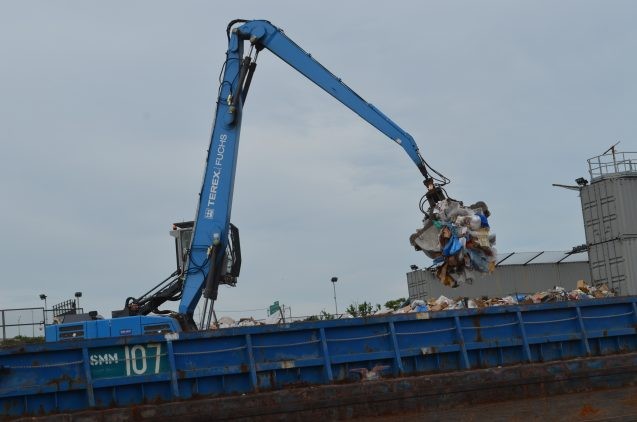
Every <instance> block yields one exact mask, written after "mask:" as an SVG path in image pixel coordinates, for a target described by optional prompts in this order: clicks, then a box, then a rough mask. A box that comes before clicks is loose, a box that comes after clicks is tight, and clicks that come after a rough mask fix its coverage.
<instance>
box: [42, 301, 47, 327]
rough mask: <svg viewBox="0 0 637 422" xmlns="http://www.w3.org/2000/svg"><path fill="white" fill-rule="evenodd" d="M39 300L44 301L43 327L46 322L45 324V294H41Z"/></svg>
mask: <svg viewBox="0 0 637 422" xmlns="http://www.w3.org/2000/svg"><path fill="white" fill-rule="evenodd" d="M40 300H43V301H44V325H46V322H47V321H46V308H47V306H46V295H45V294H41V295H40Z"/></svg>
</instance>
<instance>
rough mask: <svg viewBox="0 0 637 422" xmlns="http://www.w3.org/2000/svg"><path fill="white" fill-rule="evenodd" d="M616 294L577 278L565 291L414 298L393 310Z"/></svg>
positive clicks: (465, 306) (504, 303)
mask: <svg viewBox="0 0 637 422" xmlns="http://www.w3.org/2000/svg"><path fill="white" fill-rule="evenodd" d="M613 296H616V293H615V291H613V290H612V289H609V288H608V286H607V285H606V284H602V285H601V286H597V287H595V286H590V285H588V284H587V283H586V282H585V281H583V280H579V281H578V282H577V287H576V288H575V289H573V290H571V291H567V290H566V289H565V288H563V287H559V286H556V287H554V288H552V289H549V290H547V291H543V292H537V293H533V294H517V295H510V296H505V297H494V298H489V297H481V298H476V299H469V298H466V297H462V298H456V299H449V298H448V297H446V296H440V297H439V298H438V299H430V300H428V301H426V302H425V301H424V300H414V301H413V302H411V304H409V305H407V306H404V307H403V308H400V309H398V310H397V311H394V312H393V313H394V314H404V313H409V312H435V311H443V310H450V309H466V308H468V309H472V308H487V307H491V306H506V305H530V304H532V303H550V302H563V301H567V300H581V299H600V298H604V297H613Z"/></svg>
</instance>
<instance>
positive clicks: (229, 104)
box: [179, 20, 444, 316]
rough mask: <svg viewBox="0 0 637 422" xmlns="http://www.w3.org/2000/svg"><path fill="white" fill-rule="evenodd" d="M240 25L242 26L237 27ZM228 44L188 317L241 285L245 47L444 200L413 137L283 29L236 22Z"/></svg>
mask: <svg viewBox="0 0 637 422" xmlns="http://www.w3.org/2000/svg"><path fill="white" fill-rule="evenodd" d="M239 22H240V23H242V25H240V26H238V27H233V25H234V24H236V23H239ZM228 41H229V42H228V51H227V52H226V61H225V64H224V71H223V77H222V81H221V86H220V89H219V96H218V98H217V110H216V114H215V123H214V125H213V130H212V136H211V140H210V148H209V150H208V157H207V162H206V170H205V172H204V180H203V184H202V188H201V192H200V200H199V206H198V208H197V216H196V219H195V226H194V233H193V241H192V246H191V249H190V260H189V263H188V269H187V271H186V275H185V281H184V290H183V296H182V299H181V303H180V307H179V312H180V313H181V314H183V315H187V316H191V315H192V314H193V313H194V310H195V307H196V306H197V304H198V302H199V300H200V297H201V295H202V294H203V295H204V297H206V298H208V299H212V300H216V298H217V288H218V285H219V284H224V283H226V284H233V283H234V282H235V281H236V275H235V274H232V271H227V267H228V266H229V265H230V264H228V262H227V260H228V257H227V254H226V253H225V251H226V248H227V246H228V245H229V232H230V230H229V228H230V214H231V209H232V194H233V186H234V178H235V171H236V162H237V152H238V147H239V135H240V131H241V115H242V109H243V104H244V101H245V99H246V95H247V91H248V88H249V85H250V81H251V79H252V75H253V73H254V70H255V68H256V62H255V61H254V60H253V59H252V57H251V55H250V54H249V55H247V56H245V57H244V46H245V43H246V41H247V42H249V43H250V44H251V50H252V49H254V50H256V53H255V58H256V54H258V52H259V51H261V50H263V49H267V50H269V51H271V52H272V53H274V54H275V55H276V56H277V57H279V58H280V59H281V60H283V61H284V62H286V63H287V64H288V65H290V66H291V67H292V68H294V69H296V70H297V71H298V72H299V73H301V74H303V75H304V76H306V77H307V78H308V79H309V80H310V81H312V82H314V83H315V84H316V85H318V86H319V87H320V88H322V89H323V90H324V91H325V92H327V93H328V94H330V95H331V96H333V97H334V98H336V99H337V100H338V101H340V102H341V103H343V104H344V105H345V106H347V107H348V108H349V109H350V110H352V111H353V112H355V113H356V114H358V115H359V116H360V117H361V118H363V119H364V120H365V121H367V122H368V123H369V124H371V125H372V126H374V127H375V128H376V129H378V130H379V131H381V132H382V133H383V134H385V135H386V136H387V137H389V138H390V139H391V140H392V141H394V142H396V143H397V144H398V145H400V146H401V147H402V148H403V149H404V150H405V152H406V153H407V155H408V156H409V157H410V158H411V160H412V161H413V162H414V164H416V166H417V168H418V169H419V170H420V173H421V174H422V176H423V177H424V178H425V184H426V185H427V188H428V193H427V195H428V199H429V201H430V203H432V204H433V203H435V202H436V201H437V200H439V199H443V198H444V196H443V193H442V191H441V190H440V188H439V187H435V186H434V183H433V180H432V178H431V177H430V176H429V173H428V171H427V165H426V163H425V160H424V159H423V158H422V156H421V155H420V152H419V150H418V146H417V145H416V142H415V141H414V139H413V137H412V136H411V135H410V134H409V133H407V132H406V131H404V130H403V129H401V128H400V127H399V126H398V125H397V124H396V123H394V122H393V121H392V120H391V119H390V118H389V117H387V116H386V115H385V114H383V113H382V112H381V111H380V110H378V109H377V108H376V107H374V105H372V104H370V103H368V102H367V101H365V100H364V99H363V98H362V97H361V96H359V95H358V94H357V93H356V92H354V91H353V90H352V89H351V88H350V87H348V86H347V85H346V84H345V83H344V82H343V81H342V80H341V79H340V78H338V77H336V76H335V75H334V74H333V73H332V72H330V71H329V70H328V69H326V68H325V67H324V66H323V65H321V64H320V63H319V62H318V61H316V60H315V59H314V58H313V57H312V55H311V54H309V53H307V52H306V51H305V50H303V49H302V48H301V47H299V46H298V45H297V44H296V43H294V42H293V41H292V40H291V39H290V38H288V37H287V36H286V35H285V34H284V33H283V31H282V30H281V29H279V28H277V27H276V26H274V25H272V24H271V23H270V22H268V21H265V20H253V21H240V20H237V21H233V22H231V23H230V25H229V26H228Z"/></svg>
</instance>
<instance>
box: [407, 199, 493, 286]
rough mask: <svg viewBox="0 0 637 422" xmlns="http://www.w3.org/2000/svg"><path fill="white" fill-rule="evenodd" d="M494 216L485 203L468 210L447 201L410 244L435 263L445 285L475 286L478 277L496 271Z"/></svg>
mask: <svg viewBox="0 0 637 422" xmlns="http://www.w3.org/2000/svg"><path fill="white" fill-rule="evenodd" d="M490 215H491V214H490V212H489V208H488V207H487V204H485V203H484V202H482V201H480V202H476V203H475V204H473V205H470V206H468V207H465V206H463V205H462V203H461V202H458V201H454V200H452V199H445V200H443V201H440V202H438V203H437V204H436V205H435V207H434V208H433V209H432V211H431V213H430V214H429V215H428V216H427V217H426V218H425V220H424V227H423V228H422V229H420V230H418V231H417V232H416V233H414V234H412V235H411V237H410V239H409V240H410V242H411V244H412V245H413V246H414V247H415V248H416V250H422V251H423V252H424V253H425V255H427V256H428V257H429V258H431V259H433V267H434V268H435V269H436V275H437V277H438V278H439V279H440V281H441V282H442V283H443V284H444V285H446V286H450V287H458V286H459V285H461V284H463V283H469V284H471V283H472V282H473V280H474V279H475V276H476V273H490V272H493V270H494V269H495V262H496V255H497V251H496V249H495V240H496V237H495V234H494V233H491V232H490V226H489V220H488V218H489V216H490Z"/></svg>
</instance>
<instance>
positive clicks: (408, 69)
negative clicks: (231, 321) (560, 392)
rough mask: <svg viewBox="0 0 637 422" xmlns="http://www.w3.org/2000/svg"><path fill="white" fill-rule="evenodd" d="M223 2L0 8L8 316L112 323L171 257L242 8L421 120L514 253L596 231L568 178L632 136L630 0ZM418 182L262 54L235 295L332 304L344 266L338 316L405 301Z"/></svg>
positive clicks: (464, 192)
mask: <svg viewBox="0 0 637 422" xmlns="http://www.w3.org/2000/svg"><path fill="white" fill-rule="evenodd" d="M219 3H220V2H212V1H207V2H206V1H183V2H176V1H173V2H166V1H135V2H129V1H126V2H125V1H110V2H97V1H74V2H73V1H41V2H33V1H13V2H11V1H2V2H0V54H1V57H2V60H1V61H0V122H1V123H2V124H1V125H0V180H1V182H0V198H1V201H0V218H1V221H2V222H3V225H4V227H3V230H2V232H3V237H4V241H3V242H1V244H0V262H1V264H2V270H3V271H2V272H3V274H2V281H1V283H2V293H3V294H2V296H1V297H0V308H13V307H26V306H38V305H39V304H40V301H39V299H38V295H39V294H40V293H46V294H47V295H48V296H49V298H50V299H49V304H53V303H56V302H59V301H61V300H64V299H67V298H70V297H72V296H73V292H75V291H77V290H81V291H82V292H83V293H84V297H83V299H82V305H84V306H85V307H87V308H89V309H97V310H99V311H100V313H102V314H103V315H110V311H111V310H112V309H116V308H121V307H122V306H123V302H124V299H125V298H126V297H128V296H137V295H139V294H141V293H143V292H144V291H146V289H148V288H150V287H151V286H153V285H154V284H155V283H157V282H158V281H160V280H161V279H163V278H164V277H165V276H167V275H168V274H169V273H170V272H172V271H173V269H174V266H175V263H174V246H173V242H172V238H170V237H169V235H168V231H169V229H170V225H171V223H173V222H175V221H182V220H190V219H192V218H193V216H194V212H195V206H196V200H197V193H198V192H199V189H200V183H201V175H202V171H203V166H204V159H205V151H206V149H207V147H208V142H209V136H210V129H211V123H212V115H213V112H214V102H215V96H216V93H217V88H218V86H217V85H218V82H217V78H218V75H219V70H220V66H221V65H222V63H223V60H224V57H225V51H226V47H227V45H226V35H225V28H226V25H227V23H228V22H229V21H230V20H232V19H234V18H245V19H268V20H270V21H271V22H272V23H273V24H275V25H277V26H279V27H280V28H282V29H284V30H285V32H286V34H287V35H288V36H289V37H290V38H292V39H293V40H294V41H295V42H297V43H298V44H299V45H300V46H301V47H303V48H304V49H305V50H307V51H309V52H310V53H312V55H313V57H315V58H316V59H318V60H319V61H320V62H321V63H322V64H323V65H325V66H326V67H327V68H328V69H330V70H331V71H332V72H333V73H335V74H336V75H338V76H340V77H341V78H342V79H343V80H344V81H345V82H346V83H348V85H350V86H351V87H352V88H353V89H354V90H356V91H357V92H358V93H359V94H360V95H361V96H363V97H364V98H365V99H367V100H368V101H370V102H372V103H374V104H375V105H376V106H377V107H378V108H380V109H381V110H382V111H383V112H384V113H385V114H387V115H388V116H390V118H392V119H393V120H394V121H395V122H396V123H398V125H400V126H401V127H402V128H403V129H405V130H406V131H408V132H409V133H411V134H412V136H414V138H415V139H416V141H417V142H418V144H419V146H420V150H421V153H422V154H423V156H424V157H425V159H427V160H428V161H429V163H430V164H431V165H433V166H434V167H435V168H436V169H438V170H440V171H442V172H443V173H445V175H447V176H448V177H449V178H451V179H452V184H451V185H450V186H449V187H448V192H449V194H450V195H452V196H453V197H456V198H459V199H462V200H464V201H465V202H469V203H470V202H474V201H476V200H484V201H486V202H487V203H488V204H489V206H490V208H491V210H492V212H493V217H492V219H491V225H492V227H493V230H494V231H495V232H496V233H497V235H498V244H497V247H498V250H499V251H534V250H566V249H569V248H570V247H572V246H575V245H578V244H581V243H583V242H584V231H583V228H582V217H581V211H580V205H579V198H578V197H577V194H576V193H575V192H571V191H566V190H560V189H556V188H553V187H551V183H554V182H558V183H567V184H572V183H573V181H574V179H575V178H577V177H580V176H584V177H587V178H588V174H587V165H586V159H588V158H591V157H593V156H596V155H598V154H600V153H602V152H603V151H604V150H605V149H606V148H608V147H609V146H610V145H611V144H613V143H615V142H616V141H618V140H621V141H622V143H621V144H620V149H622V150H624V151H634V150H635V149H636V148H635V139H636V132H637V119H635V104H634V102H635V98H636V97H637V82H636V81H635V75H637V59H636V55H635V51H637V26H635V24H634V22H635V19H636V17H637V3H635V2H632V1H623V2H622V1H608V2H601V1H595V2H588V1H561V2H555V1H533V2H530V1H528V2H521V1H483V2H474V1H456V2H431V1H410V2H407V1H394V2H391V3H390V2H382V4H381V2H369V1H348V2H342V1H341V2H335V1H327V0H325V1H322V2H298V1H288V2H283V1H271V2H261V1H242V2H240V5H239V3H238V2H226V3H225V5H221V4H219ZM422 194H423V188H422V184H421V177H420V174H419V172H418V170H417V169H416V167H415V166H414V165H413V163H412V162H411V160H410V159H409V158H408V157H407V155H406V154H405V153H404V152H403V150H402V149H401V148H399V147H397V146H396V145H395V144H394V143H393V142H391V141H389V140H388V139H387V138H385V137H384V135H382V134H381V133H380V132H377V131H376V130H375V129H374V128H372V127H371V126H369V125H368V124H367V123H365V122H364V121H363V120H361V119H360V118H359V117H358V116H356V115H355V114H354V113H352V112H350V111H349V110H348V109H346V108H345V107H344V106H342V105H341V104H340V103H338V102H336V100H334V99H333V98H331V97H330V96H328V95H327V94H325V93H324V92H323V91H321V90H320V89H318V88H317V87H315V86H314V85H313V84H311V83H310V82H309V81H307V80H306V79H304V78H303V77H302V76H300V75H299V74H297V73H295V71H294V70H292V69H291V68H289V67H288V66H287V65H286V64H284V63H282V62H281V61H279V59H277V58H276V57H274V56H273V55H272V54H270V53H268V52H267V51H264V52H262V53H261V54H260V56H259V68H258V69H257V74H256V75H255V78H254V81H253V84H252V88H251V91H250V94H249V96H248V101H247V104H246V108H245V114H244V118H243V131H242V137H241V147H240V153H239V164H238V170H237V178H236V185H235V196H234V205H233V222H234V224H236V225H237V226H238V227H239V228H240V230H241V243H242V250H243V267H242V275H241V278H240V280H239V284H238V286H237V287H236V288H233V289H230V288H222V289H221V291H220V300H219V303H218V305H217V309H219V310H239V309H253V308H265V307H266V306H267V305H269V304H270V303H272V302H273V301H274V300H279V301H281V302H282V303H285V304H286V305H290V306H292V310H293V313H295V314H298V313H306V314H308V313H317V312H319V311H320V310H321V309H326V310H328V311H332V310H333V299H332V285H331V283H330V282H329V280H330V278H331V277H332V276H334V275H336V276H338V277H339V282H338V285H337V295H338V300H339V306H342V308H344V307H345V306H346V305H347V304H349V303H351V302H353V301H359V302H362V301H364V300H368V301H372V302H374V303H376V302H379V303H384V302H385V301H386V300H388V299H392V298H396V297H400V296H406V295H407V285H406V279H405V273H406V272H407V271H408V270H409V265H410V264H419V265H423V264H424V263H425V262H426V260H425V256H424V255H420V254H418V253H416V252H415V251H414V250H413V249H412V247H411V246H410V245H409V241H408V237H409V235H410V234H411V233H412V232H413V231H415V230H416V229H417V228H418V227H420V225H421V218H422V217H421V214H420V212H419V210H418V207H417V205H418V200H419V199H420V196H421V195H422ZM450 295H453V292H450ZM223 314H224V313H223V312H222V313H221V315H223ZM226 314H227V315H230V316H233V317H239V316H248V315H251V314H252V315H254V316H255V317H264V316H265V312H245V313H243V314H237V313H226Z"/></svg>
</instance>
